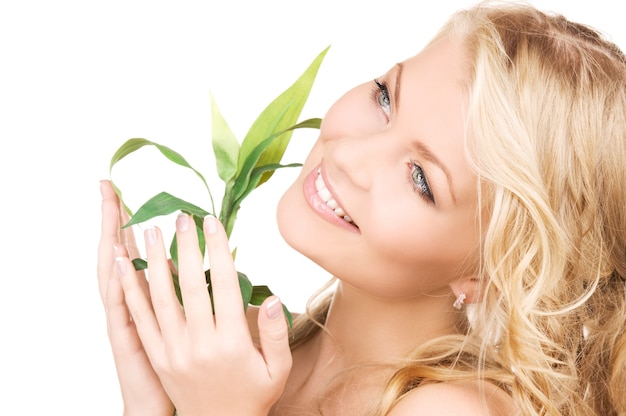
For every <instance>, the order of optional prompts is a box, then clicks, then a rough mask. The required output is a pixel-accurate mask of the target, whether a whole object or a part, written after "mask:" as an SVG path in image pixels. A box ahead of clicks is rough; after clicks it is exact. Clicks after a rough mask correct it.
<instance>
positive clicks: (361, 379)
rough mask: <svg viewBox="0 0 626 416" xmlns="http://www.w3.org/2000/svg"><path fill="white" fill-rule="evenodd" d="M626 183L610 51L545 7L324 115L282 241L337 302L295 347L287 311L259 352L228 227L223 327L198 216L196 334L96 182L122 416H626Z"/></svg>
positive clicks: (502, 18) (623, 109) (477, 22)
mask: <svg viewBox="0 0 626 416" xmlns="http://www.w3.org/2000/svg"><path fill="white" fill-rule="evenodd" d="M624 160H626V59H625V58H624V55H623V54H622V53H621V52H620V51H619V50H618V49H617V47H615V46H614V45H612V44H611V43H609V42H607V41H605V40H603V39H602V38H601V37H600V36H599V35H598V34H597V33H596V32H594V31H593V30H591V29H589V28H587V27H585V26H582V25H579V24H576V23H572V22H569V21H567V20H565V19H564V18H562V17H560V16H551V15H546V14H543V13H541V12H539V11H537V10H535V9H533V8H531V7H526V6H520V5H511V4H508V5H507V4H482V5H479V6H477V7H475V8H473V9H470V10H468V11H462V12H459V13H458V14H456V15H455V16H453V17H452V18H451V20H450V21H449V22H448V24H447V25H446V26H444V28H443V29H442V31H441V32H440V33H439V34H438V35H437V36H436V37H435V39H434V40H433V41H432V42H431V43H430V44H429V45H428V46H427V47H426V48H425V49H424V50H423V51H422V52H420V53H419V54H418V55H416V56H415V57H412V58H410V59H408V60H406V61H404V62H402V63H400V64H397V65H395V66H393V67H392V68H391V69H390V70H389V72H387V73H386V74H385V75H383V76H381V77H380V78H377V79H376V80H374V81H373V82H371V83H368V84H364V85H361V86H358V87H356V88H355V89H353V90H351V91H349V92H348V93H347V94H346V95H344V96H343V97H342V98H341V99H340V100H339V101H338V102H337V103H336V104H335V105H333V106H332V107H331V109H330V110H329V111H328V113H327V115H326V116H325V118H324V122H323V124H322V127H321V129H320V137H319V139H318V141H317V142H316V144H315V146H314V147H313V149H312V150H311V153H310V155H309V156H308V158H307V160H306V162H305V163H304V166H303V168H302V172H301V174H300V176H299V178H298V179H297V180H296V182H295V183H294V184H293V185H292V186H291V187H290V188H289V189H288V190H287V191H286V193H285V195H284V196H283V198H282V199H281V201H280V204H279V208H278V225H279V228H280V231H281V234H282V235H283V237H284V238H285V240H286V241H287V242H288V243H289V244H290V245H291V246H292V247H294V248H295V249H296V250H298V251H299V252H301V253H302V254H304V255H306V256H307V257H309V258H310V259H312V260H313V261H315V262H316V263H318V264H319V265H321V266H322V267H323V268H324V269H326V270H327V271H328V272H329V273H331V274H332V275H333V276H335V277H336V279H337V285H336V286H334V287H333V289H332V290H331V291H323V293H321V294H320V295H318V296H316V297H314V298H313V299H312V301H311V302H310V305H309V306H310V307H309V310H308V311H307V314H306V315H303V316H300V317H298V319H297V321H296V324H295V329H294V334H293V336H289V333H288V329H287V326H286V324H285V321H284V319H281V317H282V310H281V308H280V303H279V302H278V299H277V298H275V297H272V298H270V299H268V300H267V301H266V302H265V303H264V304H263V305H262V306H261V308H259V309H258V310H251V312H250V313H249V315H254V316H253V317H251V316H248V320H249V321H250V322H252V325H251V326H250V329H248V324H247V321H246V317H245V316H244V313H243V311H242V310H241V305H240V298H239V293H238V290H239V289H238V285H237V280H236V276H235V272H234V266H233V264H232V260H231V257H230V250H229V248H228V246H227V240H226V238H225V235H224V232H223V229H222V228H221V226H220V225H219V223H218V222H217V221H216V220H215V219H213V218H207V219H206V221H205V234H206V235H207V252H208V257H209V259H210V262H211V270H212V284H213V287H214V296H215V315H213V314H212V312H211V303H210V300H209V299H208V295H207V293H206V289H205V286H204V274H203V273H202V263H201V256H200V253H199V252H198V250H197V248H196V247H197V237H196V233H195V232H194V229H193V227H188V223H189V218H187V217H186V216H185V215H181V216H179V218H178V219H177V238H178V244H179V270H178V272H179V276H180V284H181V290H182V296H183V300H184V304H185V310H184V311H183V310H182V309H181V308H180V307H179V306H178V301H177V299H176V296H175V295H174V292H173V288H172V283H171V278H170V275H169V266H168V262H167V258H166V254H165V250H164V248H163V242H162V240H161V234H160V232H159V230H158V229H154V228H152V229H148V230H147V231H146V236H145V237H146V242H147V244H146V251H147V255H148V259H149V264H150V269H149V271H148V272H149V277H150V278H149V280H150V285H148V284H147V282H146V280H145V279H144V278H143V277H142V276H141V275H139V274H137V273H135V272H134V271H133V268H132V265H131V263H130V261H129V258H128V253H127V250H126V248H125V247H129V248H130V249H131V250H134V245H133V242H132V236H131V237H130V238H131V240H130V241H129V242H125V241H122V240H123V239H124V238H128V237H129V236H127V235H122V236H121V237H120V236H118V230H119V222H118V217H119V209H118V204H119V202H118V201H117V199H116V197H115V194H114V192H113V191H112V189H111V187H110V184H108V183H107V182H103V185H102V192H103V226H102V229H103V236H102V240H101V245H100V253H99V280H100V290H101V293H102V296H103V301H104V304H105V308H106V311H107V318H108V325H109V336H110V339H111V344H112V347H113V352H114V356H115V361H116V366H117V369H118V376H119V379H120V385H121V389H122V394H123V397H124V403H125V414H128V415H131V414H154V415H157V414H163V415H166V414H167V415H169V414H172V412H173V409H174V407H176V409H177V411H178V413H179V414H180V415H183V416H187V415H195V414H228V415H267V414H271V415H305V414H336V415H339V414H341V415H346V414H350V415H352V414H359V415H361V414H377V415H390V416H402V415H413V414H416V413H417V414H420V415H441V414H465V415H483V414H491V415H499V414H501V415H509V414H524V415H528V414H550V415H557V414H562V415H591V414H601V415H614V414H615V415H616V414H624V413H625V412H626V394H625V391H624V389H625V387H624V386H626V290H625V281H624V277H625V276H626V192H625V191H624V189H623V188H624V187H623V185H622V184H624V183H626V170H625V168H624V166H623V165H624V163H623V161H624ZM120 238H121V239H122V240H120ZM131 254H132V253H131ZM131 257H132V256H131ZM257 315H258V316H257ZM251 318H253V319H251ZM257 334H258V343H259V348H257V346H256V342H257ZM290 342H291V346H289V343H290Z"/></svg>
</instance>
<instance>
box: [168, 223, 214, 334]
mask: <svg viewBox="0 0 626 416" xmlns="http://www.w3.org/2000/svg"><path fill="white" fill-rule="evenodd" d="M176 240H177V244H178V269H179V275H178V281H179V283H180V292H181V295H182V298H183V304H184V305H185V318H186V320H187V325H188V328H189V334H190V336H191V337H193V338H195V339H194V340H193V342H200V343H204V342H205V341H206V340H205V339H198V338H203V336H206V335H207V334H208V332H207V328H212V327H213V325H214V320H213V309H212V307H211V298H210V297H209V292H208V290H207V287H206V278H205V275H204V267H203V264H202V253H201V252H200V248H199V246H198V233H197V231H196V226H195V223H194V221H193V219H192V218H191V217H190V216H189V215H187V214H180V215H179V216H178V218H177V219H176Z"/></svg>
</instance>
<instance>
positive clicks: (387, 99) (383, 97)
mask: <svg viewBox="0 0 626 416" xmlns="http://www.w3.org/2000/svg"><path fill="white" fill-rule="evenodd" d="M372 99H373V100H374V103H375V104H376V105H377V106H379V107H380V108H381V109H382V110H383V111H384V112H385V114H386V115H387V117H389V115H390V114H391V96H390V95H389V88H388V87H387V84H386V83H384V82H380V81H378V80H377V79H375V80H374V88H372Z"/></svg>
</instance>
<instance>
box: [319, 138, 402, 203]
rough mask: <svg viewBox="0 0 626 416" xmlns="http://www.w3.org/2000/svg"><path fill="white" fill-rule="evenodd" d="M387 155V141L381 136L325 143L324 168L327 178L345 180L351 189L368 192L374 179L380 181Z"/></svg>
mask: <svg viewBox="0 0 626 416" xmlns="http://www.w3.org/2000/svg"><path fill="white" fill-rule="evenodd" d="M390 151H391V149H390V146H389V140H388V138H386V137H385V136H384V135H382V134H374V135H366V136H346V137H341V138H336V139H335V140H332V141H330V142H328V147H327V152H326V154H325V155H324V160H325V166H326V169H327V170H329V171H330V172H331V177H333V178H336V179H337V180H340V179H341V178H347V180H349V181H350V182H351V183H352V185H354V186H356V187H358V188H360V189H362V190H365V191H368V190H370V189H371V187H372V184H373V182H374V180H375V178H377V177H381V173H382V172H381V171H382V170H383V169H385V166H386V165H385V161H386V160H389V155H390ZM333 171H335V172H336V174H333V173H332V172H333Z"/></svg>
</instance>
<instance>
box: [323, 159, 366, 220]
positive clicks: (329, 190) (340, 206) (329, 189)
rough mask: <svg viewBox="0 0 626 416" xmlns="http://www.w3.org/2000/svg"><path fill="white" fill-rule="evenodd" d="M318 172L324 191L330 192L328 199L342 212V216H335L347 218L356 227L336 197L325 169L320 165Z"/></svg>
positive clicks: (352, 218)
mask: <svg viewBox="0 0 626 416" xmlns="http://www.w3.org/2000/svg"><path fill="white" fill-rule="evenodd" d="M319 171H320V176H321V178H322V181H323V182H324V186H325V187H326V189H328V192H330V197H331V198H332V199H333V200H334V201H335V202H336V203H337V207H338V208H339V209H340V210H341V211H343V215H340V214H337V215H338V216H340V217H346V216H347V217H348V219H349V220H350V222H352V224H354V225H355V226H356V225H357V224H356V223H355V222H354V217H352V215H350V214H349V213H348V211H347V210H346V208H345V206H344V204H343V203H342V202H341V200H340V199H339V197H338V196H337V193H336V192H335V189H334V187H333V185H332V183H331V181H330V180H329V179H328V176H327V172H326V169H325V168H324V166H323V165H320V167H319Z"/></svg>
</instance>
